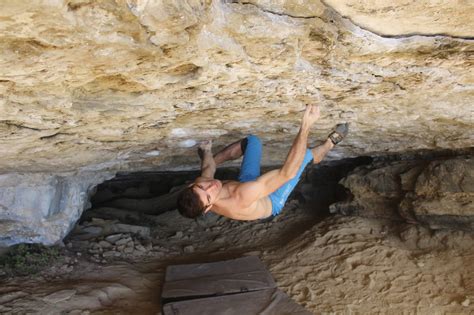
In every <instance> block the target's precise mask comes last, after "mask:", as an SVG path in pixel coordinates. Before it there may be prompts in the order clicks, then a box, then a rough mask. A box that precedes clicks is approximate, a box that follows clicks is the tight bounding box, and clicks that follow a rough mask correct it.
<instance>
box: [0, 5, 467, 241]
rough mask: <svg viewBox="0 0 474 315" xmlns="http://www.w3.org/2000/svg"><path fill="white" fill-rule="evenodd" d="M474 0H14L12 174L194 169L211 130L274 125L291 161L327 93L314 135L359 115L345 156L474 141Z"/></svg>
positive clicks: (269, 137)
mask: <svg viewBox="0 0 474 315" xmlns="http://www.w3.org/2000/svg"><path fill="white" fill-rule="evenodd" d="M473 10H474V9H473V5H472V4H471V3H470V2H469V1H457V2H455V4H453V2H452V1H437V2H436V3H432V2H431V1H416V2H413V1H402V2H394V1H390V2H389V1H370V0H365V1H352V0H347V1H335V0H334V1H332V0H326V1H295V0H277V1H270V0H251V1H245V2H238V1H221V0H183V1H181V0H180V1H173V0H166V1H161V0H146V1H145V0H100V1H91V0H41V1H34V2H31V1H26V0H18V1H5V3H2V10H1V12H0V47H1V50H0V154H1V156H2V158H1V160H0V174H10V175H8V176H13V177H15V176H17V175H15V174H17V173H19V172H20V173H21V174H24V175H21V176H23V177H22V182H23V183H31V184H32V185H33V183H38V182H37V179H36V177H35V176H36V175H32V177H31V180H30V179H28V178H29V177H28V176H27V174H28V173H33V172H34V173H35V174H37V173H38V172H43V173H44V174H49V175H44V176H53V177H51V178H55V177H54V176H59V177H61V176H68V175H65V174H71V172H73V173H74V174H75V176H77V178H85V177H84V174H86V173H87V172H90V171H95V172H97V173H98V175H97V176H99V177H100V174H99V173H103V174H108V172H115V171H118V170H150V169H155V170H164V169H167V170H170V169H190V168H196V167H197V166H198V160H197V157H196V154H195V150H194V149H191V147H193V146H194V145H195V144H196V143H197V142H198V141H201V140H203V139H207V138H213V139H214V143H215V146H216V149H218V148H220V147H223V146H224V145H226V144H227V143H229V142H230V141H235V139H236V138H239V137H242V136H243V135H246V134H248V133H255V134H258V135H260V136H261V137H262V139H263V140H264V143H265V152H264V159H263V163H264V164H275V163H281V162H282V160H283V159H284V158H285V156H286V153H287V149H288V148H289V146H290V144H291V140H292V139H293V137H294V135H295V134H296V132H297V130H298V127H299V120H300V117H301V113H300V111H301V110H302V109H303V108H304V104H306V103H312V102H315V103H319V104H321V107H322V118H321V120H320V122H318V123H317V125H316V126H315V128H314V129H313V134H312V135H311V139H312V140H311V144H314V143H315V141H316V139H321V138H325V137H326V136H327V134H328V132H329V130H330V129H331V128H332V127H333V126H334V124H335V123H337V122H342V121H347V122H350V124H351V133H350V136H349V137H348V138H347V139H346V140H345V141H344V142H343V143H342V144H341V145H340V146H338V147H337V148H336V149H335V150H334V151H333V152H332V153H331V155H330V156H329V158H332V159H337V158H340V157H342V156H357V155H367V154H379V153H385V152H402V151H405V150H413V149H440V148H465V147H470V146H473V145H474V141H473V134H472V125H473V112H472V111H473V110H472V102H473V95H474V89H473V83H474V76H473V73H474V71H473V63H472V55H473V51H474V41H473V36H474V35H473V31H472V30H473V29H474V20H473V19H472V16H473V13H474V12H473ZM38 176H40V175H38ZM104 176H105V175H104ZM105 177H106V176H105ZM7 183H8V181H7ZM87 183H88V184H90V183H91V182H89V181H84V182H81V183H80V184H79V183H78V185H79V186H81V187H83V190H82V191H83V192H87V190H88V189H90V188H91V187H86V186H87V185H86V184H87ZM7 186H8V184H7ZM48 192H49V193H50V194H52V195H51V196H50V197H48V198H50V199H51V200H53V199H54V198H53V197H52V196H53V195H54V194H55V192H53V191H52V190H51V191H50V190H48ZM1 194H2V195H3V194H4V193H3V192H2V193H1ZM3 203H4V201H3V200H0V204H3ZM82 208H83V205H81V206H79V205H78V208H77V209H76V210H78V209H82ZM1 209H2V210H0V211H1V212H0V220H3V221H2V222H4V220H9V219H8V215H6V214H5V213H6V211H11V209H9V208H5V207H4V208H1ZM59 234H61V233H59ZM59 234H58V235H59Z"/></svg>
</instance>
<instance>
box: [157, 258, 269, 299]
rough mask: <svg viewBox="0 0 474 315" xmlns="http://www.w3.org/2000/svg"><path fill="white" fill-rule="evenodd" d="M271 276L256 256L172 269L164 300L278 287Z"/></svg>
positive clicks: (180, 266)
mask: <svg viewBox="0 0 474 315" xmlns="http://www.w3.org/2000/svg"><path fill="white" fill-rule="evenodd" d="M275 287H276V284H275V281H274V280H273V277H272V276H271V274H270V273H269V272H268V271H267V270H266V269H265V266H264V265H263V263H262V262H261V261H260V259H259V258H258V257H256V256H248V257H242V258H238V259H233V260H227V261H221V262H215V263H206V264H190V265H175V266H170V267H168V268H167V270H166V276H165V283H164V286H163V291H162V298H163V299H175V298H185V297H195V296H210V295H222V294H232V293H238V292H248V291H255V290H261V289H269V288H275Z"/></svg>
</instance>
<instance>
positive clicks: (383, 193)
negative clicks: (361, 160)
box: [331, 156, 474, 230]
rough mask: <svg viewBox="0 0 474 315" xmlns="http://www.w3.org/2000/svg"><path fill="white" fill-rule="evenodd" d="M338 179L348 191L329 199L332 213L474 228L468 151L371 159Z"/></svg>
mask: <svg viewBox="0 0 474 315" xmlns="http://www.w3.org/2000/svg"><path fill="white" fill-rule="evenodd" d="M340 183H341V184H342V185H343V186H344V187H346V188H347V189H348V190H349V191H350V194H351V195H352V196H351V198H350V199H351V200H350V201H344V202H339V203H336V204H333V205H331V212H333V213H335V212H339V213H341V214H346V215H359V216H363V217H380V218H390V219H395V220H406V221H408V222H411V223H421V224H424V225H427V226H428V227H430V228H432V229H440V228H451V229H465V230H473V229H474V161H473V159H472V156H464V157H462V156H461V157H455V158H445V159H438V160H409V161H397V162H388V163H387V162H379V163H374V164H372V165H369V166H362V167H359V168H357V169H356V170H354V171H353V172H352V173H351V174H349V175H348V176H347V177H345V178H344V179H342V180H341V181H340Z"/></svg>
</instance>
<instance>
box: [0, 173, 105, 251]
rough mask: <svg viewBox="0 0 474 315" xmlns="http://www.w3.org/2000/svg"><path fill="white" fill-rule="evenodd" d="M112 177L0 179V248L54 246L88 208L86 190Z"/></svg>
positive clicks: (4, 176) (33, 176) (40, 175)
mask: <svg viewBox="0 0 474 315" xmlns="http://www.w3.org/2000/svg"><path fill="white" fill-rule="evenodd" d="M112 176H113V174H108V177H107V176H106V174H105V173H102V174H99V175H97V174H94V173H84V174H82V175H80V176H74V175H73V174H69V176H57V175H47V174H26V175H23V174H6V175H0V202H1V203H0V246H9V245H14V244H17V243H43V244H47V245H51V244H54V243H56V242H58V241H59V240H61V239H62V238H64V237H65V236H66V235H67V233H68V232H69V231H70V230H71V229H72V228H73V226H74V224H75V222H76V221H77V220H78V219H79V217H80V216H81V214H82V211H83V210H84V209H85V208H87V207H88V206H90V204H89V199H90V194H91V191H89V189H90V188H91V187H94V186H95V185H97V184H98V183H100V182H102V181H104V180H106V179H108V178H110V177H112Z"/></svg>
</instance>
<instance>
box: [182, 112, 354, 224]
mask: <svg viewBox="0 0 474 315" xmlns="http://www.w3.org/2000/svg"><path fill="white" fill-rule="evenodd" d="M319 116H320V112H319V107H318V106H316V105H307V106H306V110H305V113H304V115H303V119H302V121H301V127H300V130H299V132H298V135H297V136H296V138H295V140H294V142H293V145H292V146H291V149H290V151H289V153H288V156H287V158H286V160H285V163H284V164H283V166H282V167H281V168H280V169H276V170H272V171H269V172H267V173H265V174H263V175H260V160H261V157H262V144H261V142H260V139H259V138H257V137H256V136H254V135H250V136H248V137H246V138H244V139H242V140H239V141H237V142H235V143H233V144H231V145H229V146H228V147H226V148H225V149H223V150H222V151H220V152H219V153H217V154H216V155H215V156H213V155H212V151H211V147H212V142H211V141H205V142H203V143H201V145H200V146H199V153H200V154H199V155H200V157H201V176H199V177H198V178H197V179H196V180H195V181H194V183H192V184H191V185H189V186H188V187H187V188H185V189H184V190H183V191H182V192H181V194H180V195H179V197H178V210H179V212H180V213H181V214H182V215H183V216H185V217H188V218H196V217H198V216H199V215H201V214H203V213H206V212H208V211H212V212H214V213H217V214H220V215H223V216H226V217H228V218H231V219H235V220H255V219H262V218H266V217H268V216H270V215H274V216H275V215H277V214H279V213H280V212H281V210H282V208H283V206H284V205H285V202H286V200H287V198H288V196H289V195H290V193H291V192H292V190H293V189H294V188H295V186H296V184H297V183H298V181H299V179H300V176H301V174H302V173H303V170H304V169H305V167H306V165H307V164H308V163H309V162H311V161H313V163H315V164H316V163H319V162H321V160H322V159H323V158H324V157H325V156H326V154H327V153H328V152H329V151H330V150H331V149H332V148H333V147H334V145H335V144H337V143H339V142H340V141H341V140H342V139H343V138H344V137H345V136H346V135H347V132H348V125H347V124H339V125H337V126H336V128H335V129H334V131H333V132H332V133H331V134H330V135H329V137H328V139H327V140H326V142H324V144H322V145H320V146H317V147H315V148H312V149H308V148H307V142H308V134H309V130H310V127H311V126H312V125H313V124H314V123H315V122H316V120H318V118H319ZM242 155H243V156H244V157H243V160H242V165H241V170H240V175H239V178H238V179H239V181H232V180H226V181H220V180H217V179H214V173H215V172H216V166H217V165H219V164H221V163H223V162H225V161H228V160H233V159H237V158H239V157H241V156H242Z"/></svg>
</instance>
